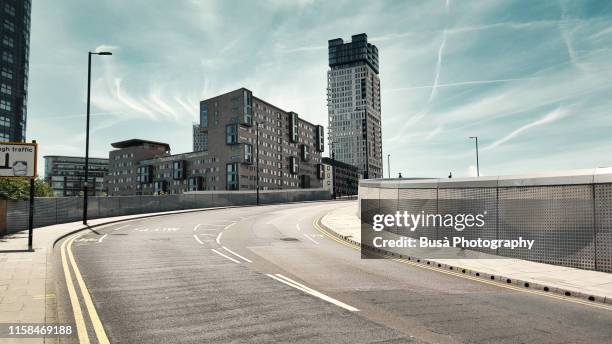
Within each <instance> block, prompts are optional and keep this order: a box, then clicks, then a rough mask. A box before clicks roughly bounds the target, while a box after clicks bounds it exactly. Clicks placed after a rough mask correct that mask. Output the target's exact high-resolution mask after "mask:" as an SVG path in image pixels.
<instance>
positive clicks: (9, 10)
mask: <svg viewBox="0 0 612 344" xmlns="http://www.w3.org/2000/svg"><path fill="white" fill-rule="evenodd" d="M4 12H6V13H8V14H10V15H12V16H14V15H15V7H13V6H12V5H10V4H5V5H4Z"/></svg>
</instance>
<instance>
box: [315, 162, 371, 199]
mask: <svg viewBox="0 0 612 344" xmlns="http://www.w3.org/2000/svg"><path fill="white" fill-rule="evenodd" d="M322 161H323V165H324V166H325V180H324V184H325V186H324V187H325V188H326V189H328V190H329V191H330V193H331V194H332V195H333V194H334V191H335V193H336V197H342V196H352V195H357V192H358V189H359V179H361V178H362V176H361V174H360V173H359V168H357V167H356V166H353V165H349V164H347V163H343V162H341V161H337V160H334V159H330V158H327V157H325V158H323V159H322ZM334 172H335V177H334ZM334 184H335V185H334Z"/></svg>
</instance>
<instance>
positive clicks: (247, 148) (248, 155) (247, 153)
mask: <svg viewBox="0 0 612 344" xmlns="http://www.w3.org/2000/svg"><path fill="white" fill-rule="evenodd" d="M244 162H246V163H247V164H252V163H253V145H251V144H248V143H245V144H244Z"/></svg>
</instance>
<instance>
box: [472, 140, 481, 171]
mask: <svg viewBox="0 0 612 344" xmlns="http://www.w3.org/2000/svg"><path fill="white" fill-rule="evenodd" d="M470 139H475V140H476V176H478V177H480V166H479V164H478V136H470Z"/></svg>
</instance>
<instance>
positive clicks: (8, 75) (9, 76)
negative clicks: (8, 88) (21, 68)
mask: <svg viewBox="0 0 612 344" xmlns="http://www.w3.org/2000/svg"><path fill="white" fill-rule="evenodd" d="M2 77H3V78H7V79H12V78H13V71H12V70H10V69H8V68H6V67H2Z"/></svg>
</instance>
